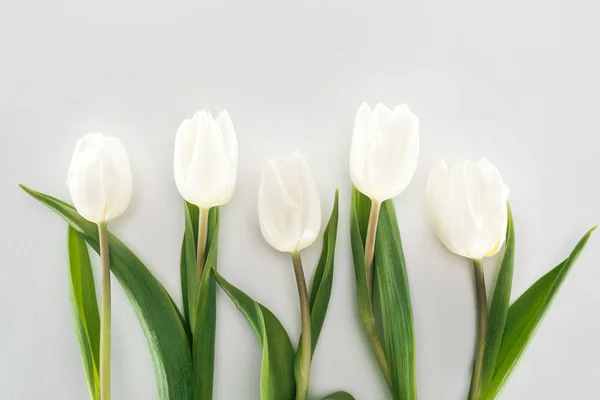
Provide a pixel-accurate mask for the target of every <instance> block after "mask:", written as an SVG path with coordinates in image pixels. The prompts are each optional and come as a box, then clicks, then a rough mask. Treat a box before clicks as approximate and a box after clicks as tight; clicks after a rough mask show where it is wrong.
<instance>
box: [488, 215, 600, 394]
mask: <svg viewBox="0 0 600 400" xmlns="http://www.w3.org/2000/svg"><path fill="white" fill-rule="evenodd" d="M594 229H596V228H595V227H594V228H592V229H590V230H589V231H588V232H587V233H586V234H585V235H584V236H583V237H582V238H581V239H580V240H579V242H578V243H577V245H576V246H575V248H574V249H573V251H572V252H571V254H570V255H569V257H567V259H566V260H565V261H563V262H562V263H561V264H559V265H558V266H557V267H555V268H554V269H552V270H551V271H550V272H548V273H547V274H546V275H544V276H542V277H541V278H540V279H539V280H538V281H537V282H535V283H534V284H533V285H531V287H530V288H529V289H527V291H525V293H523V294H522V295H521V297H519V298H518V299H517V301H515V302H514V304H513V305H511V306H510V308H509V310H508V316H507V319H506V327H505V329H504V335H503V337H502V344H501V345H500V351H499V352H498V358H497V361H496V369H495V372H494V377H493V379H492V382H491V383H490V385H489V387H488V388H487V391H486V393H485V394H484V395H483V396H481V398H482V399H485V400H492V399H495V398H496V396H498V394H499V393H500V391H501V390H502V388H503V387H504V385H505V384H506V381H507V380H508V378H509V377H510V374H511V373H512V371H513V370H514V368H515V367H516V365H517V362H518V361H519V359H520V358H521V356H522V354H523V351H524V350H525V348H526V346H527V344H528V343H529V341H530V340H531V338H532V337H533V335H534V333H535V331H536V328H537V327H538V326H539V324H540V322H541V321H542V319H543V317H544V315H545V313H546V311H547V310H548V308H549V307H550V305H551V304H552V300H553V299H554V296H555V295H556V293H557V292H558V289H560V287H561V285H562V284H563V282H564V280H565V278H566V276H567V274H568V273H569V271H570V270H571V268H572V267H573V265H574V264H575V261H577V258H578V257H579V254H580V253H581V252H582V251H583V249H584V247H585V245H586V244H587V242H588V240H589V238H590V235H591V234H592V232H593V231H594Z"/></svg>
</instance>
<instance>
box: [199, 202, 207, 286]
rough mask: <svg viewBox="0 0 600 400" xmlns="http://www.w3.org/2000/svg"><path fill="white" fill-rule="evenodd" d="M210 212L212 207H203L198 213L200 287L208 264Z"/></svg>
mask: <svg viewBox="0 0 600 400" xmlns="http://www.w3.org/2000/svg"><path fill="white" fill-rule="evenodd" d="M209 213H210V208H202V207H201V208H200V210H199V214H198V250H197V251H196V253H197V255H196V279H197V281H198V288H200V282H201V281H202V273H203V272H204V264H206V239H207V236H208V214H209Z"/></svg>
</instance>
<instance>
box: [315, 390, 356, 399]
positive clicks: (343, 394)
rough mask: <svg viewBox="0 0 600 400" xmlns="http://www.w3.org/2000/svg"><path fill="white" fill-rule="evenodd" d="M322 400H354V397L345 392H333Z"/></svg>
mask: <svg viewBox="0 0 600 400" xmlns="http://www.w3.org/2000/svg"><path fill="white" fill-rule="evenodd" d="M322 400H354V397H352V395H351V394H350V393H346V392H335V393H331V394H330V395H329V396H326V397H323V399H322Z"/></svg>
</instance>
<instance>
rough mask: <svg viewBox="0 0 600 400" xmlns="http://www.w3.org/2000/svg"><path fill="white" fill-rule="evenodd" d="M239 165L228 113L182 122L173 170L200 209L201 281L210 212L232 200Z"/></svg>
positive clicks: (206, 114)
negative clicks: (211, 209) (212, 208)
mask: <svg viewBox="0 0 600 400" xmlns="http://www.w3.org/2000/svg"><path fill="white" fill-rule="evenodd" d="M237 164H238V144H237V137H236V135H235V129H234V128H233V123H232V122H231V118H230V117H229V113H228V112H227V111H221V112H220V113H219V115H218V116H217V118H216V119H215V118H213V116H212V114H211V113H210V112H207V111H204V110H202V111H199V112H197V113H196V114H194V116H193V117H192V118H191V119H186V120H185V121H183V122H182V123H181V125H180V126H179V129H178V130H177V134H176V136H175V155H174V162H173V171H174V175H175V184H176V185H177V189H178V190H179V193H180V194H181V197H183V198H184V199H185V200H186V201H188V202H189V203H192V204H194V205H196V206H198V207H199V209H200V220H199V225H198V251H197V268H196V274H197V279H198V281H200V278H201V276H202V271H203V268H204V263H205V259H206V254H205V250H206V235H207V229H208V214H209V210H210V208H211V207H216V206H221V205H224V204H226V203H228V202H229V200H231V196H233V192H234V190H235V182H236V178H237Z"/></svg>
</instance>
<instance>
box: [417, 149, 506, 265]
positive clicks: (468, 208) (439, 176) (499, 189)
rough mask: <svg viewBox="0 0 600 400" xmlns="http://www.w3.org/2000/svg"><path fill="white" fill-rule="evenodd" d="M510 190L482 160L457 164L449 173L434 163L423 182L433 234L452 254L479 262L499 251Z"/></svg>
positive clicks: (445, 167) (444, 164) (504, 233)
mask: <svg viewBox="0 0 600 400" xmlns="http://www.w3.org/2000/svg"><path fill="white" fill-rule="evenodd" d="M509 192H510V190H509V188H508V186H506V184H505V183H504V181H503V180H502V177H501V176H500V172H499V171H498V170H497V169H496V167H494V166H493V165H492V164H491V163H490V162H489V161H487V160H486V159H481V160H479V161H478V162H477V163H471V162H468V161H459V162H458V163H457V164H456V165H455V166H454V167H453V168H452V169H451V170H448V167H447V166H446V163H445V162H444V161H443V160H441V161H440V162H438V163H437V164H436V165H435V166H434V167H433V169H432V170H431V173H430V174H429V180H428V182H427V200H428V202H429V207H430V209H431V214H432V217H433V222H434V224H435V231H436V233H437V236H438V237H439V238H440V240H441V241H442V243H443V244H444V245H445V246H446V247H447V248H448V250H450V251H451V252H453V253H456V254H458V255H460V256H463V257H467V258H470V259H473V260H480V259H482V258H484V257H489V256H492V255H494V254H496V253H497V252H498V250H500V248H501V247H502V245H503V243H504V240H505V236H506V227H507V223H508V210H507V199H508V194H509Z"/></svg>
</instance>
